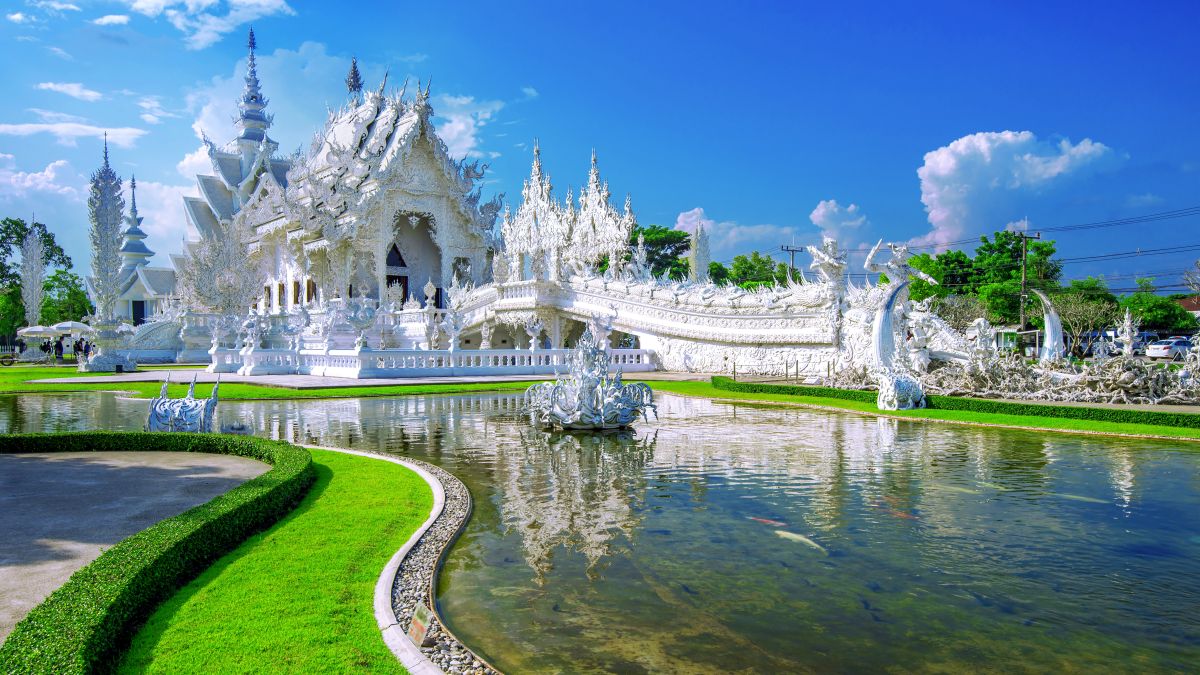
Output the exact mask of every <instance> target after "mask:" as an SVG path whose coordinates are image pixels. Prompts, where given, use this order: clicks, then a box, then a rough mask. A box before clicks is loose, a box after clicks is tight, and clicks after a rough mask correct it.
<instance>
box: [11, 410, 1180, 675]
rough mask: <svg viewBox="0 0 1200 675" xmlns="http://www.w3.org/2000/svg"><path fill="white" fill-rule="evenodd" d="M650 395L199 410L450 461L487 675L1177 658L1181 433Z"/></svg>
mask: <svg viewBox="0 0 1200 675" xmlns="http://www.w3.org/2000/svg"><path fill="white" fill-rule="evenodd" d="M658 403H659V414H660V418H659V420H658V421H656V422H653V423H650V424H646V425H643V426H641V427H639V429H638V431H637V434H636V435H633V434H628V435H587V434H583V435H573V434H564V433H545V432H542V431H539V430H536V429H533V428H531V427H530V425H529V424H528V419H527V418H526V417H525V416H524V415H522V413H521V400H520V396H519V395H502V394H485V395H473V396H446V397H404V398H392V399H384V398H376V399H357V400H356V399H334V400H320V401H270V402H245V403H237V402H224V403H222V407H221V409H220V411H219V414H220V416H221V418H222V419H221V420H219V421H220V422H225V423H228V422H232V421H233V420H234V419H235V418H236V419H241V420H243V421H246V422H247V423H248V424H249V426H250V427H251V428H254V429H259V430H261V433H263V434H265V435H268V436H271V437H275V438H286V439H290V440H295V441H302V442H307V443H314V444H322V445H340V446H350V447H360V448H367V449H375V450H383V451H387V452H394V453H400V454H405V455H411V456H414V457H417V458H420V459H425V460H427V461H431V462H434V463H436V464H438V465H440V466H442V467H444V468H446V469H447V470H449V471H452V472H454V473H455V474H456V475H458V476H459V477H461V478H462V479H463V480H464V481H465V482H466V483H467V485H468V487H469V488H470V489H471V491H472V494H473V496H474V498H475V512H474V515H473V517H472V520H471V522H470V523H469V525H468V527H467V529H466V531H465V532H464V535H463V537H462V539H461V540H460V541H459V543H458V544H457V545H456V546H455V547H454V549H453V551H452V552H451V554H450V556H449V558H448V560H447V567H446V571H445V573H444V574H443V576H442V579H441V582H440V588H439V604H440V605H441V608H442V610H443V612H444V613H445V615H446V618H447V620H448V622H449V623H450V626H451V628H452V629H453V630H454V631H455V632H456V633H458V634H459V635H460V636H461V637H463V638H464V639H465V640H466V641H467V642H468V643H470V644H472V645H473V646H474V647H476V648H477V649H478V650H479V651H480V652H481V653H482V654H483V655H485V656H486V657H487V658H489V659H490V660H493V661H494V662H496V663H497V664H498V665H499V666H501V667H502V668H504V669H506V670H508V671H510V672H555V671H558V672H580V671H624V672H636V671H641V670H651V671H673V672H701V671H704V672H712V671H714V670H718V671H725V670H729V671H743V670H747V671H756V672H785V671H786V672H804V671H813V672H829V671H864V670H871V671H876V670H886V669H889V668H890V669H899V670H904V671H910V670H949V671H961V670H970V669H975V668H978V664H979V663H998V664H1006V666H1007V665H1009V664H1020V665H1019V666H1018V668H1027V669H1033V670H1048V669H1056V670H1057V669H1072V670H1107V669H1113V668H1114V667H1116V668H1117V669H1125V670H1128V669H1132V668H1135V667H1136V668H1137V669H1139V670H1171V669H1179V670H1188V669H1189V664H1190V665H1194V664H1195V663H1196V662H1197V660H1198V659H1200V626H1198V622H1197V621H1196V620H1195V618H1194V608H1195V607H1196V606H1200V575H1198V574H1196V570H1197V569H1198V563H1197V561H1198V560H1200V458H1198V456H1197V455H1196V454H1195V453H1194V452H1192V451H1189V450H1188V449H1187V448H1181V447H1175V446H1172V445H1170V444H1165V443H1156V442H1135V441H1129V440H1125V439H1121V440H1119V441H1111V440H1107V439H1094V438H1086V437H1073V436H1059V435H1046V434H1035V433H1028V432H1017V431H1011V430H1003V429H991V428H978V427H960V426H944V425H934V424H920V423H910V422H902V421H897V420H892V419H883V418H869V417H860V416H854V415H844V414H830V413H824V412H814V411H805V410H797V409H781V408H771V407H764V406H754V405H749V404H726V403H714V402H710V401H704V400H696V399H685V398H680V397H675V396H667V395H663V396H660V397H659V401H658ZM144 416H145V402H144V401H124V400H119V399H114V398H113V397H111V396H92V395H87V396H53V397H51V396H28V397H20V398H16V397H7V398H4V397H0V428H8V429H13V430H30V431H32V430H59V429H71V428H93V427H95V426H101V427H108V428H140V426H141V424H142V422H143V421H144ZM806 541H810V542H812V544H813V545H809V544H807V543H806ZM826 554H827V555H826ZM1135 664H1136V665H1135Z"/></svg>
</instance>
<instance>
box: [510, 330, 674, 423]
mask: <svg viewBox="0 0 1200 675" xmlns="http://www.w3.org/2000/svg"><path fill="white" fill-rule="evenodd" d="M567 368H568V375H567V377H566V378H565V379H564V378H562V377H559V378H558V379H557V380H556V381H555V382H542V383H539V384H535V385H533V386H531V387H530V388H529V389H527V390H526V391H525V403H526V406H527V408H528V409H529V411H530V413H531V414H532V415H533V417H534V419H535V420H536V421H537V422H539V423H541V424H543V425H546V426H555V427H560V428H563V429H580V430H608V429H624V428H626V427H628V426H630V425H631V424H633V422H634V421H635V420H636V419H637V418H638V416H639V415H640V416H642V417H645V416H646V410H647V409H650V410H654V411H655V414H656V415H657V413H658V411H657V408H655V406H654V392H653V391H651V390H650V387H649V386H647V385H646V384H644V383H642V382H635V383H633V384H622V383H621V371H620V370H619V369H618V370H617V371H616V373H614V374H613V375H612V377H610V376H609V354H608V352H607V351H605V350H604V349H603V348H601V347H600V346H599V345H598V344H597V343H596V339H595V337H593V336H592V332H591V330H586V331H584V333H583V335H582V336H580V338H579V343H578V344H576V345H575V349H574V350H573V351H572V352H571V354H570V356H569V357H568V361H567Z"/></svg>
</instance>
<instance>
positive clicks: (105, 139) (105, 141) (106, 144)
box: [104, 131, 108, 166]
mask: <svg viewBox="0 0 1200 675" xmlns="http://www.w3.org/2000/svg"><path fill="white" fill-rule="evenodd" d="M104 166H108V132H107V131H106V132H104Z"/></svg>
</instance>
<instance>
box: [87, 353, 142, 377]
mask: <svg viewBox="0 0 1200 675" xmlns="http://www.w3.org/2000/svg"><path fill="white" fill-rule="evenodd" d="M118 367H120V370H121V372H123V373H134V372H137V362H135V361H134V360H133V359H131V358H129V355H128V354H126V353H125V352H104V353H101V354H96V355H94V356H92V357H91V358H90V359H88V360H87V361H83V362H81V363H80V364H79V372H81V373H115V372H117V368H118Z"/></svg>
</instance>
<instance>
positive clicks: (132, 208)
mask: <svg viewBox="0 0 1200 675" xmlns="http://www.w3.org/2000/svg"><path fill="white" fill-rule="evenodd" d="M129 213H130V215H132V216H133V217H134V219H135V220H136V219H137V176H130V177H129Z"/></svg>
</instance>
